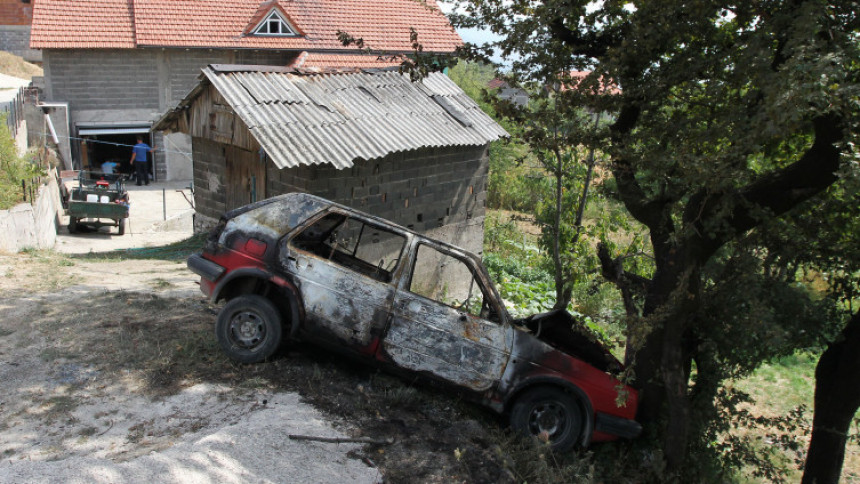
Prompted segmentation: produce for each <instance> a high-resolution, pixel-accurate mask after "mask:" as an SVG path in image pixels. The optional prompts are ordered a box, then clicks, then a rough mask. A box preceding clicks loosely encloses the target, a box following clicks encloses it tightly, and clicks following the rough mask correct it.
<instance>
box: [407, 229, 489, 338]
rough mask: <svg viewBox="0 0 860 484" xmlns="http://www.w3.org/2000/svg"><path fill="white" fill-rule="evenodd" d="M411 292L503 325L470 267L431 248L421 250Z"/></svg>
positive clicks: (412, 277)
mask: <svg viewBox="0 0 860 484" xmlns="http://www.w3.org/2000/svg"><path fill="white" fill-rule="evenodd" d="M409 291H410V292H412V293H415V294H418V295H420V296H423V297H426V298H428V299H432V300H434V301H436V302H439V303H442V304H444V305H446V306H450V307H452V308H454V309H457V310H460V311H463V312H466V313H469V314H471V315H472V316H475V317H479V318H482V319H486V320H489V321H494V322H497V323H498V322H500V318H499V316H498V314H497V313H496V311H495V309H494V308H493V305H492V304H490V301H489V299H488V298H487V297H486V291H485V290H484V287H483V284H481V280H480V279H478V278H477V277H475V274H474V273H473V272H472V269H471V267H470V266H469V264H468V263H467V262H466V261H465V260H462V259H460V258H458V257H455V256H453V255H450V254H447V253H445V252H441V251H439V250H436V249H435V248H433V247H431V246H429V245H425V244H420V245H419V246H418V252H417V254H416V256H415V265H414V266H413V268H412V275H411V277H410V280H409Z"/></svg>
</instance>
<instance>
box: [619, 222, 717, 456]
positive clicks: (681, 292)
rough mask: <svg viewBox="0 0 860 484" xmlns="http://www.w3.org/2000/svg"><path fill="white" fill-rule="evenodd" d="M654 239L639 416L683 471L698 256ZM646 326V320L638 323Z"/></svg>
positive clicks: (638, 362) (639, 370)
mask: <svg viewBox="0 0 860 484" xmlns="http://www.w3.org/2000/svg"><path fill="white" fill-rule="evenodd" d="M670 239H671V238H670V237H669V236H668V235H664V236H663V237H655V236H654V231H653V230H652V242H653V243H654V248H655V251H654V252H655V262H656V264H657V270H656V272H655V274H654V278H653V279H652V284H651V286H650V288H649V291H648V295H647V298H646V301H645V307H644V311H643V316H644V320H643V321H644V324H646V325H648V326H649V327H650V328H649V329H650V332H649V333H648V335H647V336H646V337H645V340H644V341H643V342H642V343H643V344H642V345H641V346H640V347H639V348H638V350H637V351H636V353H635V362H634V369H635V372H636V375H642V376H646V375H647V376H649V377H650V378H647V379H645V380H643V381H640V386H639V388H640V397H641V400H640V406H639V410H638V414H637V420H639V422H640V423H642V424H645V425H652V426H653V425H654V424H657V425H659V426H658V427H657V429H658V432H659V435H660V439H661V441H662V442H663V453H664V456H665V458H666V463H667V465H668V467H669V469H670V471H677V470H680V469H681V467H682V466H683V465H684V463H685V461H686V457H687V448H688V442H689V433H690V398H689V395H688V390H689V376H690V358H691V355H690V351H689V349H688V348H687V345H686V341H687V336H688V333H689V330H690V327H691V325H692V321H693V319H694V317H695V312H696V309H697V307H698V304H699V278H700V277H701V274H700V268H699V263H698V260H697V259H696V258H695V257H694V256H691V254H692V253H693V252H692V251H689V250H688V249H687V248H683V247H678V246H677V245H674V244H672V243H671V242H670ZM639 324H642V323H639Z"/></svg>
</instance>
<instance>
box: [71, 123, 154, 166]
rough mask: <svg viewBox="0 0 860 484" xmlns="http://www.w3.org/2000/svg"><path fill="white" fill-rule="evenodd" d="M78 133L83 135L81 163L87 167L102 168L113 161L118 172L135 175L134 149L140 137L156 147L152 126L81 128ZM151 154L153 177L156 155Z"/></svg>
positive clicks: (149, 163) (150, 161)
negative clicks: (132, 159) (132, 152)
mask: <svg viewBox="0 0 860 484" xmlns="http://www.w3.org/2000/svg"><path fill="white" fill-rule="evenodd" d="M78 136H79V137H80V138H81V148H80V153H81V165H82V168H83V169H84V170H89V171H102V163H105V162H107V161H113V162H115V163H116V164H117V167H116V169H115V170H116V171H119V172H120V173H126V174H129V175H130V174H132V173H134V168H133V167H132V166H131V162H130V161H129V160H131V148H132V147H133V146H134V145H135V144H137V137H138V136H140V137H142V138H143V142H144V143H146V144H148V145H149V146H152V135H151V134H150V132H149V127H148V126H147V127H127V128H118V127H110V128H107V127H106V128H100V127H86V128H83V127H79V128H78ZM152 155H154V153H150V156H149V159H148V163H147V164H148V171H149V173H150V176H152V173H153V171H152V158H153V156H152Z"/></svg>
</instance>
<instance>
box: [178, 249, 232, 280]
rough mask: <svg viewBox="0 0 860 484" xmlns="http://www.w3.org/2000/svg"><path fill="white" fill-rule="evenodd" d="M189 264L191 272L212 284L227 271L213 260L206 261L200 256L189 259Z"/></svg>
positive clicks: (194, 255)
mask: <svg viewBox="0 0 860 484" xmlns="http://www.w3.org/2000/svg"><path fill="white" fill-rule="evenodd" d="M187 264H188V268H189V269H191V272H193V273H195V274H197V275H198V276H200V277H202V278H203V279H206V280H208V281H211V282H215V281H217V280H218V278H220V277H221V276H222V275H224V272H225V271H226V270H227V269H225V268H224V267H221V266H220V265H218V264H216V263H214V262H212V261H211V260H208V259H204V258H203V256H201V255H200V254H193V255H192V256H191V257H189V258H188V262H187Z"/></svg>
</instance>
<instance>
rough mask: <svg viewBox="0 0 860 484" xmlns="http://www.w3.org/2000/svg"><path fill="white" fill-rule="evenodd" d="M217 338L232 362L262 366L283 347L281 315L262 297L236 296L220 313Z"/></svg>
mask: <svg viewBox="0 0 860 484" xmlns="http://www.w3.org/2000/svg"><path fill="white" fill-rule="evenodd" d="M215 334H216V336H217V338H218V343H219V344H220V345H221V348H222V349H223V350H224V352H226V353H227V356H229V357H230V358H232V359H233V360H236V361H238V362H240V363H259V362H261V361H263V360H265V359H266V358H268V357H270V356H272V355H273V354H274V353H275V351H277V350H278V347H279V346H280V345H281V337H282V326H281V314H280V312H279V311H278V308H277V307H275V305H274V304H273V303H272V302H271V301H269V300H268V299H266V298H264V297H263V296H258V295H256V294H246V295H243V296H237V297H235V298H233V299H231V300H230V301H229V302H228V303H227V304H225V305H224V307H223V308H222V309H221V312H220V313H218V320H217V321H216V322H215Z"/></svg>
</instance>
